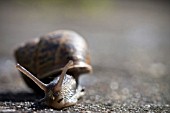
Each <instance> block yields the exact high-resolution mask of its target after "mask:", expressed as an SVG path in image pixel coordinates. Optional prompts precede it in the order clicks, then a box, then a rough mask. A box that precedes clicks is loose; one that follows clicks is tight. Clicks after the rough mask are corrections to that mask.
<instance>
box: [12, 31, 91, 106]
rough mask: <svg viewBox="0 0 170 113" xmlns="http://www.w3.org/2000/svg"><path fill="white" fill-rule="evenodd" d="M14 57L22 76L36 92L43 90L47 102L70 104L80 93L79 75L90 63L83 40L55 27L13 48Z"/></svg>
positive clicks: (50, 104)
mask: <svg viewBox="0 0 170 113" xmlns="http://www.w3.org/2000/svg"><path fill="white" fill-rule="evenodd" d="M15 58H16V61H17V63H18V64H17V66H16V67H17V68H18V69H19V70H20V71H21V72H22V74H23V73H24V74H26V75H27V76H25V75H24V76H22V77H23V78H24V80H25V82H26V83H27V85H28V86H29V87H31V88H32V89H33V90H34V91H35V92H37V93H41V92H40V91H41V89H42V90H44V92H45V98H44V99H43V100H44V101H45V103H46V104H47V105H48V106H51V107H53V108H56V109H61V108H64V107H67V106H71V105H74V104H76V102H77V99H78V98H80V97H81V96H83V95H84V89H83V88H82V87H81V86H80V85H79V83H78V79H79V75H81V74H84V73H89V72H91V71H92V67H91V65H90V55H89V50H88V46H87V43H86V41H85V40H84V38H83V37H81V36H80V35H78V34H77V33H75V32H73V31H68V30H59V31H55V32H52V33H49V34H47V35H43V36H41V37H40V38H37V39H35V40H33V41H31V42H28V43H26V44H24V45H22V46H20V47H19V48H17V49H16V50H15ZM22 66H23V67H22ZM25 68H26V69H27V70H28V71H27V70H26V69H25ZM29 71H30V72H29ZM66 73H67V74H66ZM48 83H49V84H48ZM47 84H48V85H47Z"/></svg>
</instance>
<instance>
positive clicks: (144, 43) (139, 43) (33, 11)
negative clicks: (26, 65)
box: [0, 0, 170, 113]
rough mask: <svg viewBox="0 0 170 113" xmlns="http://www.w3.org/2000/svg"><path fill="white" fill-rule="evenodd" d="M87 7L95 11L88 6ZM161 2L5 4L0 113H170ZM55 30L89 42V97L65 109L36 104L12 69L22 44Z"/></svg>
mask: <svg viewBox="0 0 170 113" xmlns="http://www.w3.org/2000/svg"><path fill="white" fill-rule="evenodd" d="M89 4H90V5H89ZM169 6H170V5H169V3H168V2H161V1H157V2H156V1H138V2H134V1H107V0H106V1H105V2H101V1H100V2H97V1H95V0H94V2H91V1H88V0H87V1H86V2H76V3H67V2H65V1H64V2H57V3H56V2H54V1H51V3H48V2H45V1H44V0H42V1H41V2H23V1H21V0H18V1H5V2H2V1H1V2H0V25H1V26H0V112H33V111H35V112H127V113H128V112H142V113H143V112H154V113H160V112H162V113H168V112H170V83H169V81H170V76H169V75H170V71H169V68H170V52H169V49H170V38H169V36H170V24H169V20H170V13H169V8H170V7H169ZM57 29H71V30H74V31H76V32H78V33H80V34H81V35H82V36H84V37H85V38H86V40H87V41H88V44H89V47H90V53H91V57H92V65H93V68H94V71H93V73H92V74H90V75H83V76H82V77H81V78H80V83H81V85H83V86H85V87H86V95H85V96H84V98H82V99H80V101H79V103H78V104H77V105H75V106H73V107H69V108H66V109H63V110H60V111H57V110H54V109H51V108H48V107H46V106H37V105H35V101H37V100H38V99H40V98H41V97H40V96H38V95H35V94H34V93H32V91H31V89H29V88H28V87H27V86H26V85H25V84H24V82H23V80H22V78H21V77H20V75H19V73H18V71H17V70H16V69H15V60H14V57H13V50H14V48H16V47H17V45H19V44H21V43H23V42H26V41H28V40H31V39H33V38H34V37H37V36H40V35H43V34H45V33H48V32H51V31H54V30H57Z"/></svg>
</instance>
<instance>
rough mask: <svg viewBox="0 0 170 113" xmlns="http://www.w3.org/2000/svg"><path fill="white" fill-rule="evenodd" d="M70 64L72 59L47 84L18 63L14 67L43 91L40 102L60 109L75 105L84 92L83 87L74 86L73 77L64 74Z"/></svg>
mask: <svg viewBox="0 0 170 113" xmlns="http://www.w3.org/2000/svg"><path fill="white" fill-rule="evenodd" d="M71 64H73V61H69V62H68V63H67V64H66V66H65V67H64V69H63V71H62V73H61V75H60V76H59V77H56V78H55V79H54V80H53V81H51V82H50V83H49V84H44V83H43V82H41V81H40V80H39V79H37V78H36V77H35V76H34V75H32V74H31V73H30V72H29V71H27V70H26V69H25V68H24V67H22V66H21V65H20V64H17V65H16V67H17V68H18V70H20V71H21V72H22V73H24V74H25V75H27V77H29V78H30V79H31V80H33V81H34V82H35V83H36V84H37V85H38V86H39V87H40V88H41V89H42V90H43V91H44V92H45V97H44V98H43V99H42V100H41V103H44V104H46V105H47V106H50V107H52V108H55V109H62V108H65V107H69V106H72V105H75V104H76V103H77V101H78V99H79V98H80V97H82V96H83V95H84V94H85V92H84V89H83V88H81V87H80V86H79V87H78V88H76V81H75V79H74V78H73V77H72V76H70V75H67V74H66V72H67V70H68V68H69V66H70V65H71Z"/></svg>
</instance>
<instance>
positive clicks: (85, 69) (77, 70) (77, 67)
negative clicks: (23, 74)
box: [38, 62, 92, 79]
mask: <svg viewBox="0 0 170 113" xmlns="http://www.w3.org/2000/svg"><path fill="white" fill-rule="evenodd" d="M62 70H63V68H60V69H53V70H51V71H49V72H47V73H45V74H42V75H40V76H38V77H39V78H40V79H43V78H45V77H47V76H48V77H53V76H54V77H56V75H59V74H60V73H61V71H62ZM91 72H92V66H90V65H89V64H86V63H84V62H75V63H74V65H72V66H70V67H69V68H68V71H67V74H69V75H73V76H74V75H75V76H76V75H81V74H85V73H91Z"/></svg>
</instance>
